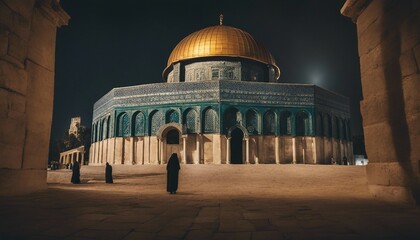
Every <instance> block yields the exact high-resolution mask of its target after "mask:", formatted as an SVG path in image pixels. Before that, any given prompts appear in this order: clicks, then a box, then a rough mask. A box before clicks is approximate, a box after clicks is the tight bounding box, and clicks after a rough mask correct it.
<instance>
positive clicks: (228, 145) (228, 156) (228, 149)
mask: <svg viewBox="0 0 420 240" xmlns="http://www.w3.org/2000/svg"><path fill="white" fill-rule="evenodd" d="M226 164H230V137H228V138H226Z"/></svg>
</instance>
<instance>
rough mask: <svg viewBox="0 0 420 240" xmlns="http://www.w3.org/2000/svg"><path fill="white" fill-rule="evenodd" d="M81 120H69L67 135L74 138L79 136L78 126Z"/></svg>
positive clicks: (76, 118) (78, 118)
mask: <svg viewBox="0 0 420 240" xmlns="http://www.w3.org/2000/svg"><path fill="white" fill-rule="evenodd" d="M81 122H82V120H81V118H80V117H74V118H71V122H70V128H69V135H70V134H73V135H74V136H78V135H79V126H80V124H81Z"/></svg>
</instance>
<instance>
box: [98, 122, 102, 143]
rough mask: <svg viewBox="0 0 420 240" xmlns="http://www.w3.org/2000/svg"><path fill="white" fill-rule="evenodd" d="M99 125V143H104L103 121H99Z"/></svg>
mask: <svg viewBox="0 0 420 240" xmlns="http://www.w3.org/2000/svg"><path fill="white" fill-rule="evenodd" d="M98 124H99V128H98V141H102V130H103V126H102V124H103V122H102V121H101V120H99V122H98Z"/></svg>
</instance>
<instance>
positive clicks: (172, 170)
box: [166, 153, 181, 194]
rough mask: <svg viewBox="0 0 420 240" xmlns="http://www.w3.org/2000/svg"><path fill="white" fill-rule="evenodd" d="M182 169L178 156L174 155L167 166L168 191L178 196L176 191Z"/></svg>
mask: <svg viewBox="0 0 420 240" xmlns="http://www.w3.org/2000/svg"><path fill="white" fill-rule="evenodd" d="M180 169H181V167H180V166H179V159H178V155H177V154H176V153H172V155H171V157H170V158H169V160H168V164H167V165H166V171H167V178H166V191H167V192H169V193H171V194H176V190H178V173H179V170H180Z"/></svg>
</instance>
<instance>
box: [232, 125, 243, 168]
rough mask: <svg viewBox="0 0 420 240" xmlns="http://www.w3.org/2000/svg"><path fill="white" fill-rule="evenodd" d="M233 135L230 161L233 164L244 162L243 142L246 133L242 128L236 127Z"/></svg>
mask: <svg viewBox="0 0 420 240" xmlns="http://www.w3.org/2000/svg"><path fill="white" fill-rule="evenodd" d="M231 137H232V138H231V141H230V153H231V155H230V162H231V164H242V163H243V160H242V159H243V158H242V157H243V156H242V153H243V150H242V145H243V144H242V143H243V139H244V133H243V132H242V130H241V129H239V128H235V130H233V131H232V133H231Z"/></svg>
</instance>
